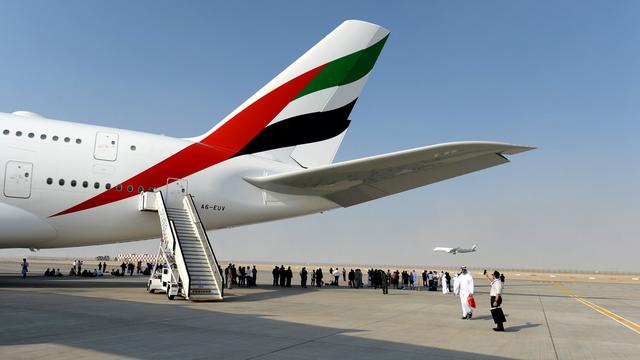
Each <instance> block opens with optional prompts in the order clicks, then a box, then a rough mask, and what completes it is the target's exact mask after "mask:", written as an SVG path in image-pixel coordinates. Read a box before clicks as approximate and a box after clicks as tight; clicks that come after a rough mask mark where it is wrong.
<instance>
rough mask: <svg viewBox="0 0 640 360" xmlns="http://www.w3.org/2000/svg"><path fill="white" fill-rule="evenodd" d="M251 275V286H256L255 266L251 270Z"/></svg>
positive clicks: (256, 270) (256, 271) (256, 272)
mask: <svg viewBox="0 0 640 360" xmlns="http://www.w3.org/2000/svg"><path fill="white" fill-rule="evenodd" d="M251 274H253V278H252V280H251V281H253V283H252V284H251V285H253V286H256V284H257V283H258V269H256V266H255V265H253V269H251Z"/></svg>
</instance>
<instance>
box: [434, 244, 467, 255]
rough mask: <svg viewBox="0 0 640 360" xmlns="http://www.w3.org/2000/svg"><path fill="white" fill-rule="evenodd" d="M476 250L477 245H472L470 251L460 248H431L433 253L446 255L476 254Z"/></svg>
mask: <svg viewBox="0 0 640 360" xmlns="http://www.w3.org/2000/svg"><path fill="white" fill-rule="evenodd" d="M477 248H478V245H476V244H473V246H472V247H471V249H465V248H461V247H460V246H458V247H454V248H448V247H436V248H433V251H435V252H446V253H449V254H453V255H455V254H464V253H470V252H476V249H477Z"/></svg>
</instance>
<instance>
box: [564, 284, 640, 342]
mask: <svg viewBox="0 0 640 360" xmlns="http://www.w3.org/2000/svg"><path fill="white" fill-rule="evenodd" d="M554 285H555V286H556V287H557V288H558V289H560V290H561V291H562V292H564V293H565V294H567V295H569V297H572V298H574V299H576V300H578V301H579V302H581V303H583V304H584V305H586V306H588V307H590V308H592V309H593V310H595V311H597V312H599V313H600V314H602V315H604V316H606V317H608V318H610V319H612V320H615V321H617V322H618V323H620V324H622V325H624V326H625V327H627V328H628V329H630V330H631V331H633V332H635V333H636V334H638V335H640V325H638V324H636V323H634V322H633V321H631V320H627V319H625V318H623V317H622V316H620V315H618V314H616V313H614V312H611V311H609V310H607V309H605V308H603V307H601V306H598V305H596V304H594V303H592V302H590V301H587V300H585V299H583V298H581V297H580V296H578V295H576V294H574V293H573V292H571V290H569V289H567V288H565V287H564V286H562V285H561V284H558V283H554Z"/></svg>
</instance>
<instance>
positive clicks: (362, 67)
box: [296, 35, 389, 99]
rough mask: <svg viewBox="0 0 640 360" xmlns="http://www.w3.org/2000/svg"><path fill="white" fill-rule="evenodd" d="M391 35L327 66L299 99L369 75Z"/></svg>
mask: <svg viewBox="0 0 640 360" xmlns="http://www.w3.org/2000/svg"><path fill="white" fill-rule="evenodd" d="M388 37H389V35H387V36H385V37H384V38H383V39H382V40H380V41H378V42H377V43H375V44H373V45H371V46H369V47H368V48H366V49H362V50H360V51H356V52H354V53H353V54H349V55H347V56H343V57H341V58H338V59H336V60H334V61H332V62H330V63H328V64H327V65H325V67H324V68H323V69H322V71H320V73H318V75H316V77H315V78H313V80H311V82H310V83H309V84H308V85H307V86H306V87H305V88H304V89H302V91H300V93H299V94H298V95H297V96H296V99H297V98H300V97H303V96H305V95H308V94H311V93H313V92H316V91H319V90H323V89H328V88H330V87H334V86H340V85H346V84H349V83H352V82H354V81H356V80H359V79H361V78H362V77H363V76H365V75H367V74H368V73H369V72H370V71H371V69H372V68H373V65H374V64H375V63H376V60H377V59H378V56H379V55H380V52H381V51H382V48H383V47H384V43H385V42H386V41H387V38H388Z"/></svg>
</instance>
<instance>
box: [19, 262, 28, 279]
mask: <svg viewBox="0 0 640 360" xmlns="http://www.w3.org/2000/svg"><path fill="white" fill-rule="evenodd" d="M20 267H21V270H20V271H21V272H22V278H23V279H24V278H26V277H27V273H28V272H29V263H28V262H27V259H26V258H23V259H22V263H21V264H20Z"/></svg>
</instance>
